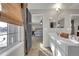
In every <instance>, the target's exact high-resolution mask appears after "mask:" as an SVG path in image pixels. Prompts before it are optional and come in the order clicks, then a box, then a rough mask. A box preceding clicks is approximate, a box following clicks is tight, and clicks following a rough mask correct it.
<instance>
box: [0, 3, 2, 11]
mask: <svg viewBox="0 0 79 59" xmlns="http://www.w3.org/2000/svg"><path fill="white" fill-rule="evenodd" d="M0 11H2V6H1V3H0Z"/></svg>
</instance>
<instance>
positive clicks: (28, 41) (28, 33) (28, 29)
mask: <svg viewBox="0 0 79 59" xmlns="http://www.w3.org/2000/svg"><path fill="white" fill-rule="evenodd" d="M25 13H26V17H25V20H24V31H25V45H24V46H25V54H27V53H28V52H29V51H30V48H31V46H32V25H31V13H30V12H29V10H28V8H26V9H25Z"/></svg>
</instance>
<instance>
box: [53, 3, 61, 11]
mask: <svg viewBox="0 0 79 59" xmlns="http://www.w3.org/2000/svg"><path fill="white" fill-rule="evenodd" d="M61 5H62V4H60V3H56V4H55V5H54V8H55V9H56V11H58V10H60V9H61Z"/></svg>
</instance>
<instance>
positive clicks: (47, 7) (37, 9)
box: [28, 3, 79, 23]
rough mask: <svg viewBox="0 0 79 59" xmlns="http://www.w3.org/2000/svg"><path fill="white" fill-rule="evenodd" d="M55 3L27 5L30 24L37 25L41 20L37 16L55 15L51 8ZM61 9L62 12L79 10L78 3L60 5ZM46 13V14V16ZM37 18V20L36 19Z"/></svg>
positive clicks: (53, 9)
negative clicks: (30, 16) (44, 14)
mask: <svg viewBox="0 0 79 59" xmlns="http://www.w3.org/2000/svg"><path fill="white" fill-rule="evenodd" d="M54 5H55V3H29V4H28V8H29V10H30V12H31V14H32V15H34V14H36V16H33V18H32V22H34V23H38V22H39V21H40V20H41V17H40V16H39V15H37V14H43V13H47V12H48V13H49V12H50V14H52V15H54V14H56V10H55V8H53V7H54ZM61 8H62V9H64V10H74V9H79V3H62V5H61ZM48 13H47V14H48ZM37 18H39V19H37Z"/></svg>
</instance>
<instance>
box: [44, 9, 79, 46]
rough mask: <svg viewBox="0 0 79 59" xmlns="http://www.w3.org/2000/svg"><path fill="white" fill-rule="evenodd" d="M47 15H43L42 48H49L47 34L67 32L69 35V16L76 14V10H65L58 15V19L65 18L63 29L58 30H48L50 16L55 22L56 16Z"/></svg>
mask: <svg viewBox="0 0 79 59" xmlns="http://www.w3.org/2000/svg"><path fill="white" fill-rule="evenodd" d="M51 13H52V12H50V13H47V14H44V15H43V45H44V47H49V46H50V45H49V39H50V38H49V36H48V34H49V33H52V34H53V33H54V32H62V31H63V32H68V33H69V34H70V33H71V14H78V13H79V11H78V10H65V11H63V12H62V13H60V14H59V15H60V16H59V17H58V19H61V18H65V23H64V25H65V26H64V28H63V29H60V28H59V29H58V28H50V21H49V18H50V16H52V17H53V19H55V20H57V18H56V17H57V14H55V15H54V16H53V14H51Z"/></svg>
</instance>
